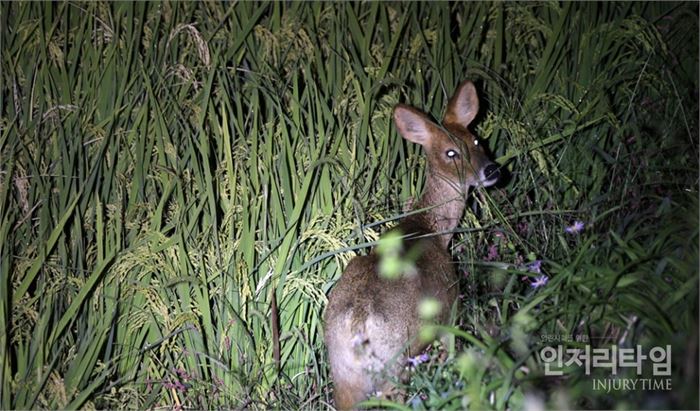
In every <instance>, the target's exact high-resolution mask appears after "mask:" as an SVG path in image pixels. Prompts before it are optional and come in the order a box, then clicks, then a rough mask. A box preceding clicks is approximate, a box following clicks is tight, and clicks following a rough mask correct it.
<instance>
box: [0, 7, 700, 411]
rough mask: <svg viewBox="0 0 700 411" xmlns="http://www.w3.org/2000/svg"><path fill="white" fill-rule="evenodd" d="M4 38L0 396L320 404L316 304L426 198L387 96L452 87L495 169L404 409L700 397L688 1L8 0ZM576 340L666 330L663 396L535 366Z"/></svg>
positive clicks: (620, 342) (440, 102)
mask: <svg viewBox="0 0 700 411" xmlns="http://www.w3.org/2000/svg"><path fill="white" fill-rule="evenodd" d="M0 31H1V34H0V46H1V48H0V50H1V51H0V60H1V61H2V63H1V66H0V67H1V68H2V70H1V77H0V81H1V82H2V83H1V84H2V86H1V87H0V90H1V94H0V117H1V118H0V239H1V240H0V273H1V274H0V275H1V276H0V330H2V331H1V332H0V408H2V409H10V408H16V409H27V408H87V409H89V408H121V407H129V408H140V409H141V408H162V407H176V408H190V407H195V408H218V407H222V408H291V409H296V408H323V407H325V406H327V405H329V404H330V403H331V393H332V386H331V384H330V381H329V378H328V370H327V364H326V360H325V355H326V354H325V351H324V348H323V344H322V334H321V333H322V324H321V314H322V312H323V308H324V306H325V303H326V295H327V292H328V290H329V289H330V288H331V287H332V286H333V284H334V283H335V281H336V280H337V278H338V277H339V275H340V273H341V272H342V269H343V267H344V265H345V263H346V262H347V261H348V260H349V259H350V258H351V257H352V256H354V255H356V254H362V253H367V252H368V250H369V248H370V247H371V246H372V245H373V244H374V242H375V241H376V240H377V238H378V236H379V234H380V233H381V232H382V231H383V230H384V229H386V228H387V227H389V226H391V224H393V223H394V222H395V220H396V219H397V218H400V217H401V215H402V214H403V213H404V210H405V205H406V204H407V203H409V202H410V201H411V198H415V196H416V195H418V194H419V193H420V191H421V188H422V184H423V179H422V177H423V163H424V161H423V159H422V156H421V152H420V149H419V147H416V146H413V145H411V144H407V143H406V142H405V141H403V140H402V139H400V138H399V137H398V136H397V134H396V131H395V128H394V127H393V125H392V123H391V116H390V113H391V110H392V107H393V106H394V105H395V104H396V103H398V102H404V103H408V104H412V105H415V106H417V107H420V108H422V109H424V110H425V111H426V112H429V113H432V115H433V116H434V117H435V118H440V117H441V114H442V113H441V110H442V109H443V107H444V104H445V102H446V99H447V98H448V97H449V96H450V95H451V93H452V92H453V90H454V88H455V86H456V85H457V84H458V83H459V82H460V81H462V80H464V79H467V78H469V79H473V80H475V81H476V83H477V86H478V89H479V92H480V95H481V100H482V107H481V112H480V116H479V118H478V120H477V121H476V131H477V132H478V134H479V136H480V137H481V138H482V139H483V140H484V141H485V143H486V144H487V145H488V146H489V148H490V150H491V151H492V153H493V157H494V158H495V159H497V160H498V161H499V162H500V163H501V164H503V165H504V168H505V169H507V170H508V177H507V178H506V179H505V180H504V181H503V182H502V183H501V184H500V185H499V186H498V187H496V188H493V189H489V190H479V191H477V192H475V193H474V195H473V196H472V198H471V200H470V207H469V211H468V212H467V214H466V215H465V217H464V220H463V222H462V224H461V225H460V227H463V229H461V230H460V232H459V233H458V235H457V237H456V238H455V241H454V244H453V251H454V255H455V261H456V262H458V264H459V267H458V269H459V270H460V272H461V273H463V274H464V275H463V284H462V288H461V289H462V298H461V300H460V302H461V304H460V311H461V312H460V316H459V322H458V324H457V326H456V327H453V328H449V329H447V332H448V333H451V334H453V335H454V336H455V337H456V338H455V344H454V347H452V348H451V349H448V353H447V354H448V355H447V356H445V357H446V358H444V359H442V360H440V359H438V358H437V355H433V354H435V353H436V351H433V352H431V353H430V354H431V355H430V356H429V357H428V361H426V362H424V363H422V364H419V365H417V366H416V367H415V371H414V378H413V379H412V382H411V385H410V386H409V387H407V393H408V399H407V404H406V406H407V407H409V408H440V409H443V408H463V407H470V408H472V409H484V408H494V409H499V410H503V409H506V408H510V409H519V408H522V407H524V406H530V407H534V406H538V405H544V406H546V407H548V408H549V407H560V408H571V407H579V408H609V407H622V408H625V407H626V408H655V407H659V408H675V407H687V408H696V409H697V407H698V398H697V392H696V390H695V389H696V388H697V384H698V380H697V378H698V370H697V364H698V356H697V354H698V156H699V151H698V5H697V3H666V2H664V3H650V2H625V3H608V2H600V3H570V2H566V3H555V2H547V3H530V2H527V3H511V2H506V3H482V2H479V3H380V2H369V3H305V2H304V3H302V2H284V3H282V2H275V3H255V2H239V3H215V2H173V3H171V2H162V3H142V2H139V3H125V2H87V3H80V2H64V3H42V2H22V3H20V2H3V3H1V4H0ZM576 222H579V224H578V225H575V223H576ZM580 223H583V225H581V224H580ZM567 228H569V229H568V230H567ZM581 228H582V229H581ZM543 276H544V277H543ZM273 295H274V296H275V297H276V301H277V305H278V306H279V316H280V318H279V328H280V331H281V335H280V348H281V352H280V364H279V370H278V369H277V366H276V364H275V362H274V360H273V348H274V344H272V341H273V331H274V327H273V325H272V322H271V321H270V319H271V312H272V311H271V310H272V307H271V301H272V296H273ZM561 340H569V341H561ZM585 341H589V342H590V344H591V345H593V346H594V347H610V346H612V345H616V346H620V347H635V346H636V345H637V344H640V345H642V346H643V347H644V350H645V351H648V350H649V349H650V348H651V347H654V346H666V345H667V344H668V345H671V347H672V359H673V363H672V372H673V374H672V380H673V389H672V390H670V391H659V390H656V391H655V390H613V391H612V392H610V393H606V392H600V391H595V390H593V388H592V384H591V381H592V379H593V378H594V377H595V376H598V377H600V378H609V376H610V370H609V369H596V370H594V372H593V373H592V374H593V375H585V373H584V369H583V368H582V367H569V368H567V369H566V370H565V371H564V375H563V376H561V377H545V376H544V370H543V366H542V361H541V358H540V357H539V355H538V353H539V352H540V350H541V349H542V348H543V347H545V346H546V345H552V344H565V345H566V346H567V347H581V346H582V344H584V342H585ZM649 366H650V364H649V363H645V370H644V371H645V375H648V374H650V370H649V368H650V367H649ZM621 373H622V374H623V375H628V376H632V377H634V375H633V374H632V371H631V369H623V371H621ZM606 376H607V377H606ZM396 406H397V407H398V406H399V405H396Z"/></svg>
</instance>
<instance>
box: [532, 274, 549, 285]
mask: <svg viewBox="0 0 700 411" xmlns="http://www.w3.org/2000/svg"><path fill="white" fill-rule="evenodd" d="M548 282H549V277H547V276H546V275H544V274H543V275H540V276H537V277H536V278H535V281H533V282H532V283H530V286H531V287H532V288H540V287H544V286H545V285H547V283H548Z"/></svg>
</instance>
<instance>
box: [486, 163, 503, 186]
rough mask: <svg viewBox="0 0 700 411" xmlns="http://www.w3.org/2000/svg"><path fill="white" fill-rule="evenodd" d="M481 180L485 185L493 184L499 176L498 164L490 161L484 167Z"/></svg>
mask: <svg viewBox="0 0 700 411" xmlns="http://www.w3.org/2000/svg"><path fill="white" fill-rule="evenodd" d="M483 173H484V174H483V176H482V181H483V183H484V184H485V185H491V184H494V183H495V182H496V181H498V179H499V178H500V177H501V170H500V166H499V165H498V164H494V163H491V164H489V165H487V166H486V167H484V171H483Z"/></svg>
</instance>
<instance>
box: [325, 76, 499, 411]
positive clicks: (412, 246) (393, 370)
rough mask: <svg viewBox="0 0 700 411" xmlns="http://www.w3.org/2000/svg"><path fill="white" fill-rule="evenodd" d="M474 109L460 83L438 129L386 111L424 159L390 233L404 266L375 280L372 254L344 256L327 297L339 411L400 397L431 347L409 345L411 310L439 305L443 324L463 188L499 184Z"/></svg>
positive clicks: (454, 289) (416, 322) (451, 293)
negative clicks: (415, 360)
mask: <svg viewBox="0 0 700 411" xmlns="http://www.w3.org/2000/svg"><path fill="white" fill-rule="evenodd" d="M478 111H479V98H478V96H477V92H476V88H475V86H474V84H473V83H472V82H471V81H464V82H463V83H461V84H460V85H459V86H458V88H457V90H456V91H455V93H454V95H453V96H452V97H451V98H450V100H449V101H448V104H447V108H446V111H445V114H444V117H443V119H442V126H440V125H438V124H436V123H435V122H433V121H432V120H431V119H430V117H429V116H428V115H426V114H425V113H423V112H422V111H420V110H418V109H416V108H414V107H411V106H408V105H404V104H398V105H397V106H395V107H394V110H393V120H394V123H395V125H396V128H397V130H398V132H399V134H400V135H401V136H402V137H403V138H404V139H406V140H407V141H410V142H412V143H416V144H419V145H421V146H422V147H423V150H424V152H425V155H426V157H427V161H426V165H427V167H426V173H425V174H426V177H425V178H426V180H425V188H424V191H423V193H422V195H421V196H420V197H419V199H418V200H417V201H415V202H414V204H413V207H412V208H413V210H412V211H411V212H409V213H406V214H405V216H404V217H402V219H401V220H400V222H399V223H398V224H397V226H396V227H395V228H393V229H392V230H390V231H389V232H392V233H395V234H396V233H398V234H399V235H401V238H402V242H401V250H402V251H401V253H402V254H401V255H402V257H406V256H408V255H409V252H410V255H412V256H413V257H412V258H413V261H412V264H410V267H409V268H407V269H406V270H404V271H405V272H402V273H400V274H401V275H399V276H398V278H387V277H386V276H382V275H380V264H381V261H380V260H381V256H380V255H379V254H378V253H377V252H376V247H375V249H373V250H372V251H371V252H370V254H368V255H360V256H356V257H354V258H352V259H351V260H350V262H349V263H348V265H347V266H346V268H345V270H344V271H343V273H342V275H341V277H340V278H339V280H338V281H337V282H336V284H335V285H334V287H333V288H332V290H331V292H330V293H329V295H328V305H327V307H326V310H325V313H324V318H323V319H324V324H325V325H324V339H325V344H326V348H327V350H328V359H329V363H330V371H331V377H332V381H333V383H334V398H335V406H336V408H338V409H341V410H344V409H351V408H353V407H356V404H358V403H360V402H362V401H364V400H366V399H368V398H370V397H371V396H373V395H376V396H379V397H382V396H387V397H392V396H394V395H395V396H396V397H399V398H400V395H401V394H400V392H397V391H398V390H397V389H396V381H397V380H398V379H400V380H403V381H405V379H406V376H405V374H406V373H405V369H406V367H405V364H406V361H407V359H408V358H409V357H410V356H415V355H417V354H419V353H421V352H422V351H423V350H425V349H426V348H427V347H428V345H429V344H431V343H432V341H422V340H421V339H420V338H417V336H418V334H419V331H420V329H421V327H422V326H423V325H425V324H426V321H427V320H425V319H424V318H421V316H420V315H419V312H418V308H419V304H420V303H421V301H423V300H424V299H426V298H430V299H434V300H436V301H437V302H438V303H439V304H438V305H439V307H440V309H439V312H438V314H437V316H436V317H434V318H433V319H432V321H436V322H437V323H440V324H447V323H448V322H449V320H450V312H451V309H452V307H453V304H455V303H456V301H457V298H458V295H459V290H458V282H459V281H458V280H459V278H458V276H457V273H456V270H455V268H454V265H453V261H452V256H451V254H450V251H449V245H450V241H451V240H452V237H453V233H454V229H455V228H456V227H457V225H458V223H459V221H460V219H461V216H462V214H463V212H464V208H465V204H466V198H467V193H468V191H469V190H470V188H474V187H478V186H481V187H488V186H491V185H493V184H495V183H496V182H497V181H498V179H499V177H500V167H499V166H498V165H497V164H496V163H494V162H492V161H491V160H489V157H488V155H487V154H486V151H485V149H484V147H483V145H482V144H481V142H480V141H479V140H478V139H477V138H476V137H475V135H474V134H472V132H471V131H469V128H468V127H469V126H470V124H471V123H472V121H473V120H474V118H475V117H476V115H477V113H478ZM384 236H386V233H385V234H384V235H383V237H384ZM380 243H381V240H380Z"/></svg>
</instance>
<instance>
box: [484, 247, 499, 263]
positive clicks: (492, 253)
mask: <svg viewBox="0 0 700 411" xmlns="http://www.w3.org/2000/svg"><path fill="white" fill-rule="evenodd" d="M497 258H498V244H491V246H490V247H489V254H488V255H487V256H486V258H485V260H486V261H494V260H496V259H497Z"/></svg>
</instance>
